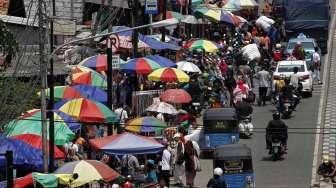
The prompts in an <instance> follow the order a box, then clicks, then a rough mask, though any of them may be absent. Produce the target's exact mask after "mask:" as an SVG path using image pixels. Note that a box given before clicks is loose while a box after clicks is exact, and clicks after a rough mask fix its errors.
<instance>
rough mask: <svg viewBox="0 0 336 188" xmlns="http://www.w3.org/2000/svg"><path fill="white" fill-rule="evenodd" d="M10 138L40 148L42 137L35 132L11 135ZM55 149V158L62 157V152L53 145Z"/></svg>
mask: <svg viewBox="0 0 336 188" xmlns="http://www.w3.org/2000/svg"><path fill="white" fill-rule="evenodd" d="M11 138H14V139H17V140H20V141H23V142H25V143H26V144H29V145H31V146H33V147H34V148H37V149H42V137H41V136H39V135H35V134H20V135H16V136H12V137H11ZM54 151H55V159H62V158H64V153H63V152H62V151H61V150H60V149H58V147H56V146H54Z"/></svg>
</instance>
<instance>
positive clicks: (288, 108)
mask: <svg viewBox="0 0 336 188" xmlns="http://www.w3.org/2000/svg"><path fill="white" fill-rule="evenodd" d="M292 112H293V102H292V101H291V100H290V99H285V100H284V101H283V104H282V107H280V113H281V114H282V119H289V118H290V117H291V115H292Z"/></svg>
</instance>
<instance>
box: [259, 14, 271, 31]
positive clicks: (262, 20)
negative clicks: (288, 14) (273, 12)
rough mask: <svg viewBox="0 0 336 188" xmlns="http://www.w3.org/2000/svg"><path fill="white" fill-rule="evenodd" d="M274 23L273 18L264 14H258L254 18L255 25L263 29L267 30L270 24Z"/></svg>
mask: <svg viewBox="0 0 336 188" xmlns="http://www.w3.org/2000/svg"><path fill="white" fill-rule="evenodd" d="M273 24H274V20H272V19H270V18H267V17H266V16H260V17H259V18H258V19H257V20H256V25H257V26H259V27H261V28H262V29H263V30H264V31H266V32H268V31H269V29H270V28H271V26H272V25H273Z"/></svg>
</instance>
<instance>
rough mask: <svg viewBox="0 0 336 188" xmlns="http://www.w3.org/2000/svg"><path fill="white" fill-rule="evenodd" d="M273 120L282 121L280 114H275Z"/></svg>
mask: <svg viewBox="0 0 336 188" xmlns="http://www.w3.org/2000/svg"><path fill="white" fill-rule="evenodd" d="M273 119H274V120H279V119H280V113H279V112H275V113H273Z"/></svg>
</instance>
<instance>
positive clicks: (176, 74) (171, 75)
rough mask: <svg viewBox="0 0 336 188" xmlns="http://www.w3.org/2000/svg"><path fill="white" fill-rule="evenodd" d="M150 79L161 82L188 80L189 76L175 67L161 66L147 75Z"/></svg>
mask: <svg viewBox="0 0 336 188" xmlns="http://www.w3.org/2000/svg"><path fill="white" fill-rule="evenodd" d="M148 79H149V80H151V81H156V82H159V81H162V82H180V83H186V82H189V76H188V75H187V74H186V73H185V72H183V71H182V70H179V69H176V68H161V69H157V70H155V71H153V72H152V73H151V74H149V75H148Z"/></svg>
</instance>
